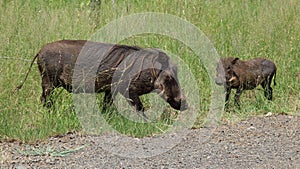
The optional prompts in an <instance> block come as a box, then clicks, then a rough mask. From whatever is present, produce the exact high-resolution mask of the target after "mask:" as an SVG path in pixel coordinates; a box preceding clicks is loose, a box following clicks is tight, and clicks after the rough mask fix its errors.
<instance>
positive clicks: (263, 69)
mask: <svg viewBox="0 0 300 169" xmlns="http://www.w3.org/2000/svg"><path fill="white" fill-rule="evenodd" d="M273 77H274V85H276V82H275V77H276V65H275V64H274V62H272V61H270V60H267V59H263V58H254V59H251V60H248V61H243V60H240V59H239V58H233V57H228V58H221V59H220V60H219V63H218V66H217V77H216V79H215V82H216V84H218V85H223V86H224V88H225V92H226V95H225V101H226V105H227V104H228V100H229V95H230V92H231V89H236V95H235V103H237V105H238V106H239V99H240V95H241V93H242V91H243V90H252V89H254V88H256V87H257V86H258V85H261V86H262V87H263V89H264V95H265V97H266V98H267V99H268V100H272V91H273V89H272V88H271V82H272V78H273Z"/></svg>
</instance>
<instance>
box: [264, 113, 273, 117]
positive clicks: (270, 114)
mask: <svg viewBox="0 0 300 169" xmlns="http://www.w3.org/2000/svg"><path fill="white" fill-rule="evenodd" d="M272 115H273V113H272V112H268V113H267V114H266V115H265V116H266V117H269V116H272Z"/></svg>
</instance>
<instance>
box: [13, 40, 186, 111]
mask: <svg viewBox="0 0 300 169" xmlns="http://www.w3.org/2000/svg"><path fill="white" fill-rule="evenodd" d="M36 58H37V63H38V68H39V71H40V74H41V77H42V89H43V92H42V96H41V101H42V103H44V105H46V106H51V105H52V100H51V98H49V95H50V94H51V93H52V92H53V90H54V89H55V88H58V87H63V88H65V89H66V90H67V91H69V92H74V93H82V92H85V93H93V92H97V93H99V92H105V95H104V104H103V109H106V108H107V106H110V105H111V104H112V99H113V97H114V95H115V94H117V93H118V92H119V93H121V94H122V95H123V96H124V97H125V98H126V99H127V100H128V102H129V103H130V104H131V105H132V106H134V107H135V109H136V110H137V111H141V112H143V111H144V107H143V104H142V102H141V100H140V98H139V96H140V95H143V94H147V93H150V92H152V91H156V92H157V93H159V95H160V96H161V97H162V98H164V99H165V100H166V101H167V102H168V103H169V104H170V105H171V106H172V107H173V108H174V109H176V110H185V109H186V108H187V103H186V99H185V97H184V96H183V94H182V90H181V89H180V85H179V82H178V79H177V68H176V65H175V64H173V63H172V62H171V60H170V58H169V57H168V56H167V55H166V54H165V53H164V52H162V51H160V50H158V49H142V48H139V47H133V46H126V45H113V44H105V43H99V42H90V41H85V40H62V41H57V42H53V43H49V44H47V45H45V46H44V47H43V48H42V49H41V50H40V51H39V53H38V54H37V55H36V56H35V57H34V59H33V60H32V62H31V65H30V68H29V70H28V72H27V74H26V76H25V79H24V80H23V82H22V83H21V85H19V86H18V87H17V88H18V89H20V88H21V87H22V86H23V84H24V82H25V80H26V78H27V76H28V73H29V71H30V69H31V67H32V64H33V62H34V60H35V59H36Z"/></svg>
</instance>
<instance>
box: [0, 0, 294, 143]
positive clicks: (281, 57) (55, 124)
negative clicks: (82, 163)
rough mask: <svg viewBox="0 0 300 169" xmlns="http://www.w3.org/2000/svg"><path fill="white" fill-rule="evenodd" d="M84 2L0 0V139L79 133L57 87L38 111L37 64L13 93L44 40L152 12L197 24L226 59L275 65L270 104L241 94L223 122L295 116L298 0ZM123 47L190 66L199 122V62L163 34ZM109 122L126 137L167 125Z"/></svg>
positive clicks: (203, 82) (204, 108) (203, 78)
mask: <svg viewBox="0 0 300 169" xmlns="http://www.w3.org/2000/svg"><path fill="white" fill-rule="evenodd" d="M88 2H89V1H79V0H78V1H72V2H67V1H43V0H35V1H30V2H29V1H25V0H20V1H1V2H0V32H1V34H0V39H1V41H0V46H1V47H0V139H18V140H21V141H25V142H33V141H35V140H39V139H44V138H47V137H48V136H50V135H54V134H62V133H65V132H68V131H73V130H81V126H80V123H79V121H78V118H77V115H76V112H75V111H74V108H73V107H72V95H71V94H69V93H67V92H65V91H64V90H62V91H61V89H58V90H56V93H55V94H54V95H55V96H54V97H55V98H56V102H55V105H54V108H52V109H50V110H48V109H45V108H43V107H42V105H41V104H40V101H39V97H40V94H41V86H40V83H41V79H40V77H39V74H38V70H37V67H36V66H34V67H33V69H32V71H31V73H30V75H29V77H28V79H27V81H26V83H25V85H24V87H23V88H22V89H21V90H20V91H19V92H18V93H14V92H13V91H14V89H15V87H16V86H17V85H18V84H19V82H20V81H21V80H22V79H23V77H24V74H25V72H26V71H27V69H28V66H29V62H28V61H29V60H31V59H32V58H33V56H34V55H35V54H36V53H37V52H38V50H39V49H40V48H41V47H42V46H43V45H44V44H46V43H48V42H52V41H56V40H60V39H88V38H89V37H90V36H91V35H92V34H93V33H95V32H96V31H97V30H98V29H99V28H101V27H102V26H104V25H105V24H107V23H109V22H110V21H112V20H113V19H116V18H119V17H122V16H126V15H130V14H133V13H139V12H149V11H151V12H163V13H168V14H173V15H176V16H179V17H181V18H184V19H186V20H187V21H189V22H191V23H193V24H195V25H196V26H197V27H198V28H199V29H201V30H202V31H203V32H204V33H205V34H206V35H207V36H208V37H209V38H210V39H211V41H212V42H213V44H214V45H215V48H216V49H217V51H218V53H219V54H220V55H221V56H223V57H226V56H235V57H240V58H241V59H248V58H252V57H266V58H269V59H271V60H274V62H275V63H277V66H278V72H277V79H276V81H277V86H275V87H274V98H275V99H274V101H273V102H270V101H267V100H266V99H265V98H264V96H263V91H262V90H261V88H260V87H259V88H258V89H256V90H252V91H246V92H245V93H243V95H242V97H241V101H242V103H241V105H242V106H241V107H242V108H241V109H240V110H239V109H237V108H236V107H234V105H233V104H230V106H231V107H230V110H231V111H230V112H225V113H224V116H223V118H225V119H229V120H233V119H237V120H240V119H245V118H248V117H250V116H253V115H258V114H264V113H267V112H273V113H282V112H284V113H289V114H295V115H299V112H300V99H299V98H300V94H299V93H300V85H299V84H300V79H299V78H296V76H297V73H299V71H300V70H299V68H300V57H299V54H300V20H299V13H300V2H299V1H298V0H288V1H283V0H275V1H271V0H266V1H260V0H253V1H243V0H238V1H196V0H191V1H181V0H175V1H167V0H160V1H141V0H124V1H110V0H106V1H101V5H100V7H98V8H92V7H90V5H89V3H88ZM120 43H123V44H130V45H138V46H143V47H155V48H161V49H163V50H167V51H170V52H171V53H174V54H176V55H178V56H180V57H181V58H182V59H183V60H184V61H185V62H186V63H188V65H189V66H190V68H191V70H192V72H193V73H194V76H195V77H196V79H197V83H198V87H199V90H200V92H199V99H200V107H199V110H198V113H199V119H198V120H199V121H198V122H197V124H196V125H197V126H198V125H201V123H202V121H203V117H205V115H206V114H207V112H208V109H209V104H210V93H211V89H210V82H209V77H208V74H207V73H206V70H205V66H204V65H202V63H201V62H200V61H198V60H199V59H198V56H196V55H195V54H194V53H193V52H192V51H191V50H190V49H189V48H187V47H186V46H185V45H184V44H182V43H180V42H178V41H176V40H174V39H172V38H169V37H165V36H158V35H140V36H135V37H131V38H128V39H126V40H124V41H122V42H120ZM195 60H196V61H195ZM179 71H180V70H179ZM100 97H101V96H100ZM145 100H147V99H145ZM149 104H151V103H149ZM146 106H147V105H146ZM107 121H108V122H109V123H110V124H111V125H113V126H114V127H115V128H117V129H118V130H120V131H121V132H123V133H125V134H130V135H134V136H140V137H142V136H144V135H151V134H153V133H157V132H159V130H157V128H156V127H162V126H167V125H165V124H168V123H167V122H162V123H158V124H156V126H155V127H153V126H152V127H151V126H147V125H146V124H136V123H135V124H131V122H129V121H128V120H126V119H124V118H122V117H121V116H120V115H118V114H115V115H112V116H108V117H107ZM162 128H163V127H162Z"/></svg>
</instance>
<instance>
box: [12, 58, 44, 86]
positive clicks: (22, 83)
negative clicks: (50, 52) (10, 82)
mask: <svg viewBox="0 0 300 169" xmlns="http://www.w3.org/2000/svg"><path fill="white" fill-rule="evenodd" d="M38 56H39V53H38V54H37V55H35V57H34V58H33V59H32V61H31V63H30V66H29V68H28V70H27V73H26V75H25V78H24V79H23V81H22V82H21V84H20V85H19V86H17V87H16V91H18V90H19V89H21V88H22V86H23V85H24V83H25V81H26V79H27V77H28V74H29V72H30V70H31V67H32V65H33V63H34V61H35V59H36V58H37V57H38Z"/></svg>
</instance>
